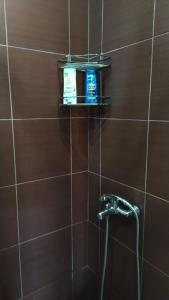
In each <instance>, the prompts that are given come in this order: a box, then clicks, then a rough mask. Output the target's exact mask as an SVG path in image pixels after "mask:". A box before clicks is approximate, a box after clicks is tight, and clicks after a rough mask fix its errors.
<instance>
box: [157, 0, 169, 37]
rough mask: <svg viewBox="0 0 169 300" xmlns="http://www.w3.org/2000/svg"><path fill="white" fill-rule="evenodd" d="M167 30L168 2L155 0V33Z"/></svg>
mask: <svg viewBox="0 0 169 300" xmlns="http://www.w3.org/2000/svg"><path fill="white" fill-rule="evenodd" d="M167 31H169V2H168V1H167V0H157V1H156V16H155V34H161V33H164V32H167Z"/></svg>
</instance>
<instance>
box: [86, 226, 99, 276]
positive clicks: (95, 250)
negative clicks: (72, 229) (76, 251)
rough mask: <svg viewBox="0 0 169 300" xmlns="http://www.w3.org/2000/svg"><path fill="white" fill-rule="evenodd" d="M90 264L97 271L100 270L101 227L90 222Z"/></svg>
mask: <svg viewBox="0 0 169 300" xmlns="http://www.w3.org/2000/svg"><path fill="white" fill-rule="evenodd" d="M88 265H89V267H90V268H91V269H92V270H94V271H95V272H96V273H97V272H98V270H99V228H98V227H97V226H96V225H93V224H92V223H90V222H89V223H88Z"/></svg>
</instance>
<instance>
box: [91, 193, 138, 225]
mask: <svg viewBox="0 0 169 300" xmlns="http://www.w3.org/2000/svg"><path fill="white" fill-rule="evenodd" d="M99 201H100V202H105V209H103V210H102V211H101V212H99V213H98V215H97V217H98V219H99V220H101V221H102V220H103V219H104V218H105V217H106V216H108V215H121V216H124V217H127V218H128V217H133V216H135V213H137V215H139V214H140V209H139V207H138V206H136V205H132V204H130V203H129V202H128V201H127V200H125V199H123V198H121V197H119V196H117V195H113V194H103V195H101V196H100V197H99ZM123 207H127V209H125V208H123Z"/></svg>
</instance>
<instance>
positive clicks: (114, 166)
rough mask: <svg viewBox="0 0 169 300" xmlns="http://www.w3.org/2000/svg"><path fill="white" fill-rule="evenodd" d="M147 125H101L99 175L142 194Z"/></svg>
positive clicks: (122, 122) (134, 123)
mask: <svg viewBox="0 0 169 300" xmlns="http://www.w3.org/2000/svg"><path fill="white" fill-rule="evenodd" d="M146 132H147V124H146V122H139V121H138V122H135V121H115V120H105V121H103V122H102V150H101V151H102V175H104V176H106V177H109V178H111V179H114V180H117V181H119V182H122V183H125V184H127V185H129V186H133V187H136V188H138V189H141V190H144V178H145V164H146Z"/></svg>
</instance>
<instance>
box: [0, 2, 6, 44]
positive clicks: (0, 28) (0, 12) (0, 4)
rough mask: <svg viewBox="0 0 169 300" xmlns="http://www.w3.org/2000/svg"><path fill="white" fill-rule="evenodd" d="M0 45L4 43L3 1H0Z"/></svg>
mask: <svg viewBox="0 0 169 300" xmlns="http://www.w3.org/2000/svg"><path fill="white" fill-rule="evenodd" d="M0 43H1V44H5V43H6V35H5V14H4V0H0Z"/></svg>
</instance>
